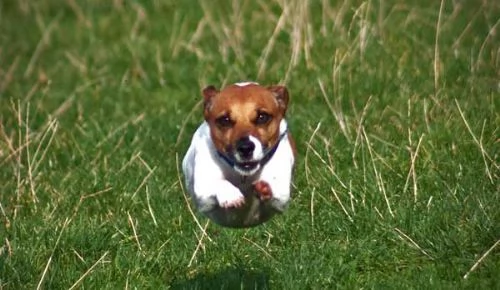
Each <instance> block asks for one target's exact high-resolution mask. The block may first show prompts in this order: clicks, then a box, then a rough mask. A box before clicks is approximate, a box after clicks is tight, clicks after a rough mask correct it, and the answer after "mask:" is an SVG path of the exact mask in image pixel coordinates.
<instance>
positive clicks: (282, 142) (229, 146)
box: [182, 82, 295, 228]
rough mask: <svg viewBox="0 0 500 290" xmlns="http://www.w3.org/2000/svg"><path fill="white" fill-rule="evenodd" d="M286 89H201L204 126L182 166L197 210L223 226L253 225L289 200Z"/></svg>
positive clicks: (243, 85)
mask: <svg viewBox="0 0 500 290" xmlns="http://www.w3.org/2000/svg"><path fill="white" fill-rule="evenodd" d="M288 99H289V96H288V91H287V89H286V87H284V86H270V87H263V86H260V85H259V84H257V83H253V82H246V83H236V84H234V85H230V86H228V87H226V88H224V89H223V90H221V91H218V90H217V89H216V88H215V87H213V86H208V87H207V88H205V89H204V90H203V100H204V116H205V122H203V123H202V124H201V125H200V126H199V127H198V129H197V130H196V132H195V133H194V136H193V139H192V141H191V145H190V147H189V149H188V151H187V153H186V156H185V157H184V160H183V162H182V169H183V171H184V177H185V181H186V187H187V191H188V192H189V193H190V195H191V197H192V198H193V199H194V201H195V203H196V205H197V207H198V209H199V211H201V212H202V213H204V214H205V215H206V216H207V217H209V218H210V219H211V220H213V221H214V222H215V223H217V224H219V225H222V226H226V227H239V228H241V227H251V226H255V225H258V224H261V223H263V222H265V221H267V220H269V219H270V218H271V217H272V216H273V215H274V214H275V213H281V212H283V211H284V210H285V209H286V208H287V205H288V203H289V201H290V184H291V179H292V169H293V164H294V159H295V145H294V142H293V140H292V138H291V135H290V133H289V132H288V127H287V123H286V120H285V113H286V110H287V106H288Z"/></svg>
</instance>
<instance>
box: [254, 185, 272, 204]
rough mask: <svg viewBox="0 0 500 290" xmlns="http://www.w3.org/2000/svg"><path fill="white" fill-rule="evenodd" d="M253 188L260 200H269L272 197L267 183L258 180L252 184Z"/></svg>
mask: <svg viewBox="0 0 500 290" xmlns="http://www.w3.org/2000/svg"><path fill="white" fill-rule="evenodd" d="M253 186H254V189H255V192H257V196H258V197H259V198H260V200H270V199H271V198H272V197H273V191H272V189H271V186H270V185H269V183H267V182H265V181H263V180H260V181H257V182H256V183H254V185H253Z"/></svg>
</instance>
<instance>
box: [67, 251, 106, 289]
mask: <svg viewBox="0 0 500 290" xmlns="http://www.w3.org/2000/svg"><path fill="white" fill-rule="evenodd" d="M108 254H109V252H105V253H104V254H103V255H102V256H101V257H100V258H99V260H97V261H96V262H95V263H94V264H93V265H92V266H91V267H90V268H89V269H88V270H87V271H85V273H83V275H82V276H81V277H80V278H78V280H76V282H75V283H73V285H71V287H69V290H72V289H75V288H76V287H77V286H78V284H80V282H82V281H83V279H85V277H87V276H88V275H89V274H90V273H91V272H92V270H94V268H95V267H96V266H97V265H99V263H101V261H102V260H104V258H106V256H107V255H108Z"/></svg>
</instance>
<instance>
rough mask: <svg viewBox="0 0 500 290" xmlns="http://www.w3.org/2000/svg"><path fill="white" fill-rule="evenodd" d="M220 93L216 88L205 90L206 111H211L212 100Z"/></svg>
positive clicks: (209, 87) (211, 87) (204, 103)
mask: <svg viewBox="0 0 500 290" xmlns="http://www.w3.org/2000/svg"><path fill="white" fill-rule="evenodd" d="M218 93H219V90H217V89H216V88H215V87H214V86H208V87H206V88H204V89H203V107H204V109H205V110H207V109H209V107H210V104H211V103H212V102H211V101H212V98H213V97H215V96H216V95H217V94H218Z"/></svg>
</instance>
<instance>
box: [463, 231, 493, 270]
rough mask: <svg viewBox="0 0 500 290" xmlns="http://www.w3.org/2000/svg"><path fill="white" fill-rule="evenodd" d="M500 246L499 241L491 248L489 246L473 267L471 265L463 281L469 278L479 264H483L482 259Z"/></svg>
mask: <svg viewBox="0 0 500 290" xmlns="http://www.w3.org/2000/svg"><path fill="white" fill-rule="evenodd" d="M498 245H500V240H498V241H496V242H495V244H493V246H491V247H490V248H489V249H488V250H487V251H486V252H485V253H484V254H483V255H482V256H481V258H479V259H478V260H477V261H476V263H474V265H472V267H471V268H470V269H469V271H467V273H465V275H464V277H463V278H464V279H467V278H469V275H470V274H471V273H472V272H473V271H475V270H476V269H477V267H478V266H479V264H481V262H483V260H484V259H486V257H487V256H488V255H489V254H490V253H491V252H492V251H493V250H494V249H495V248H496V247H497V246H498Z"/></svg>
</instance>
